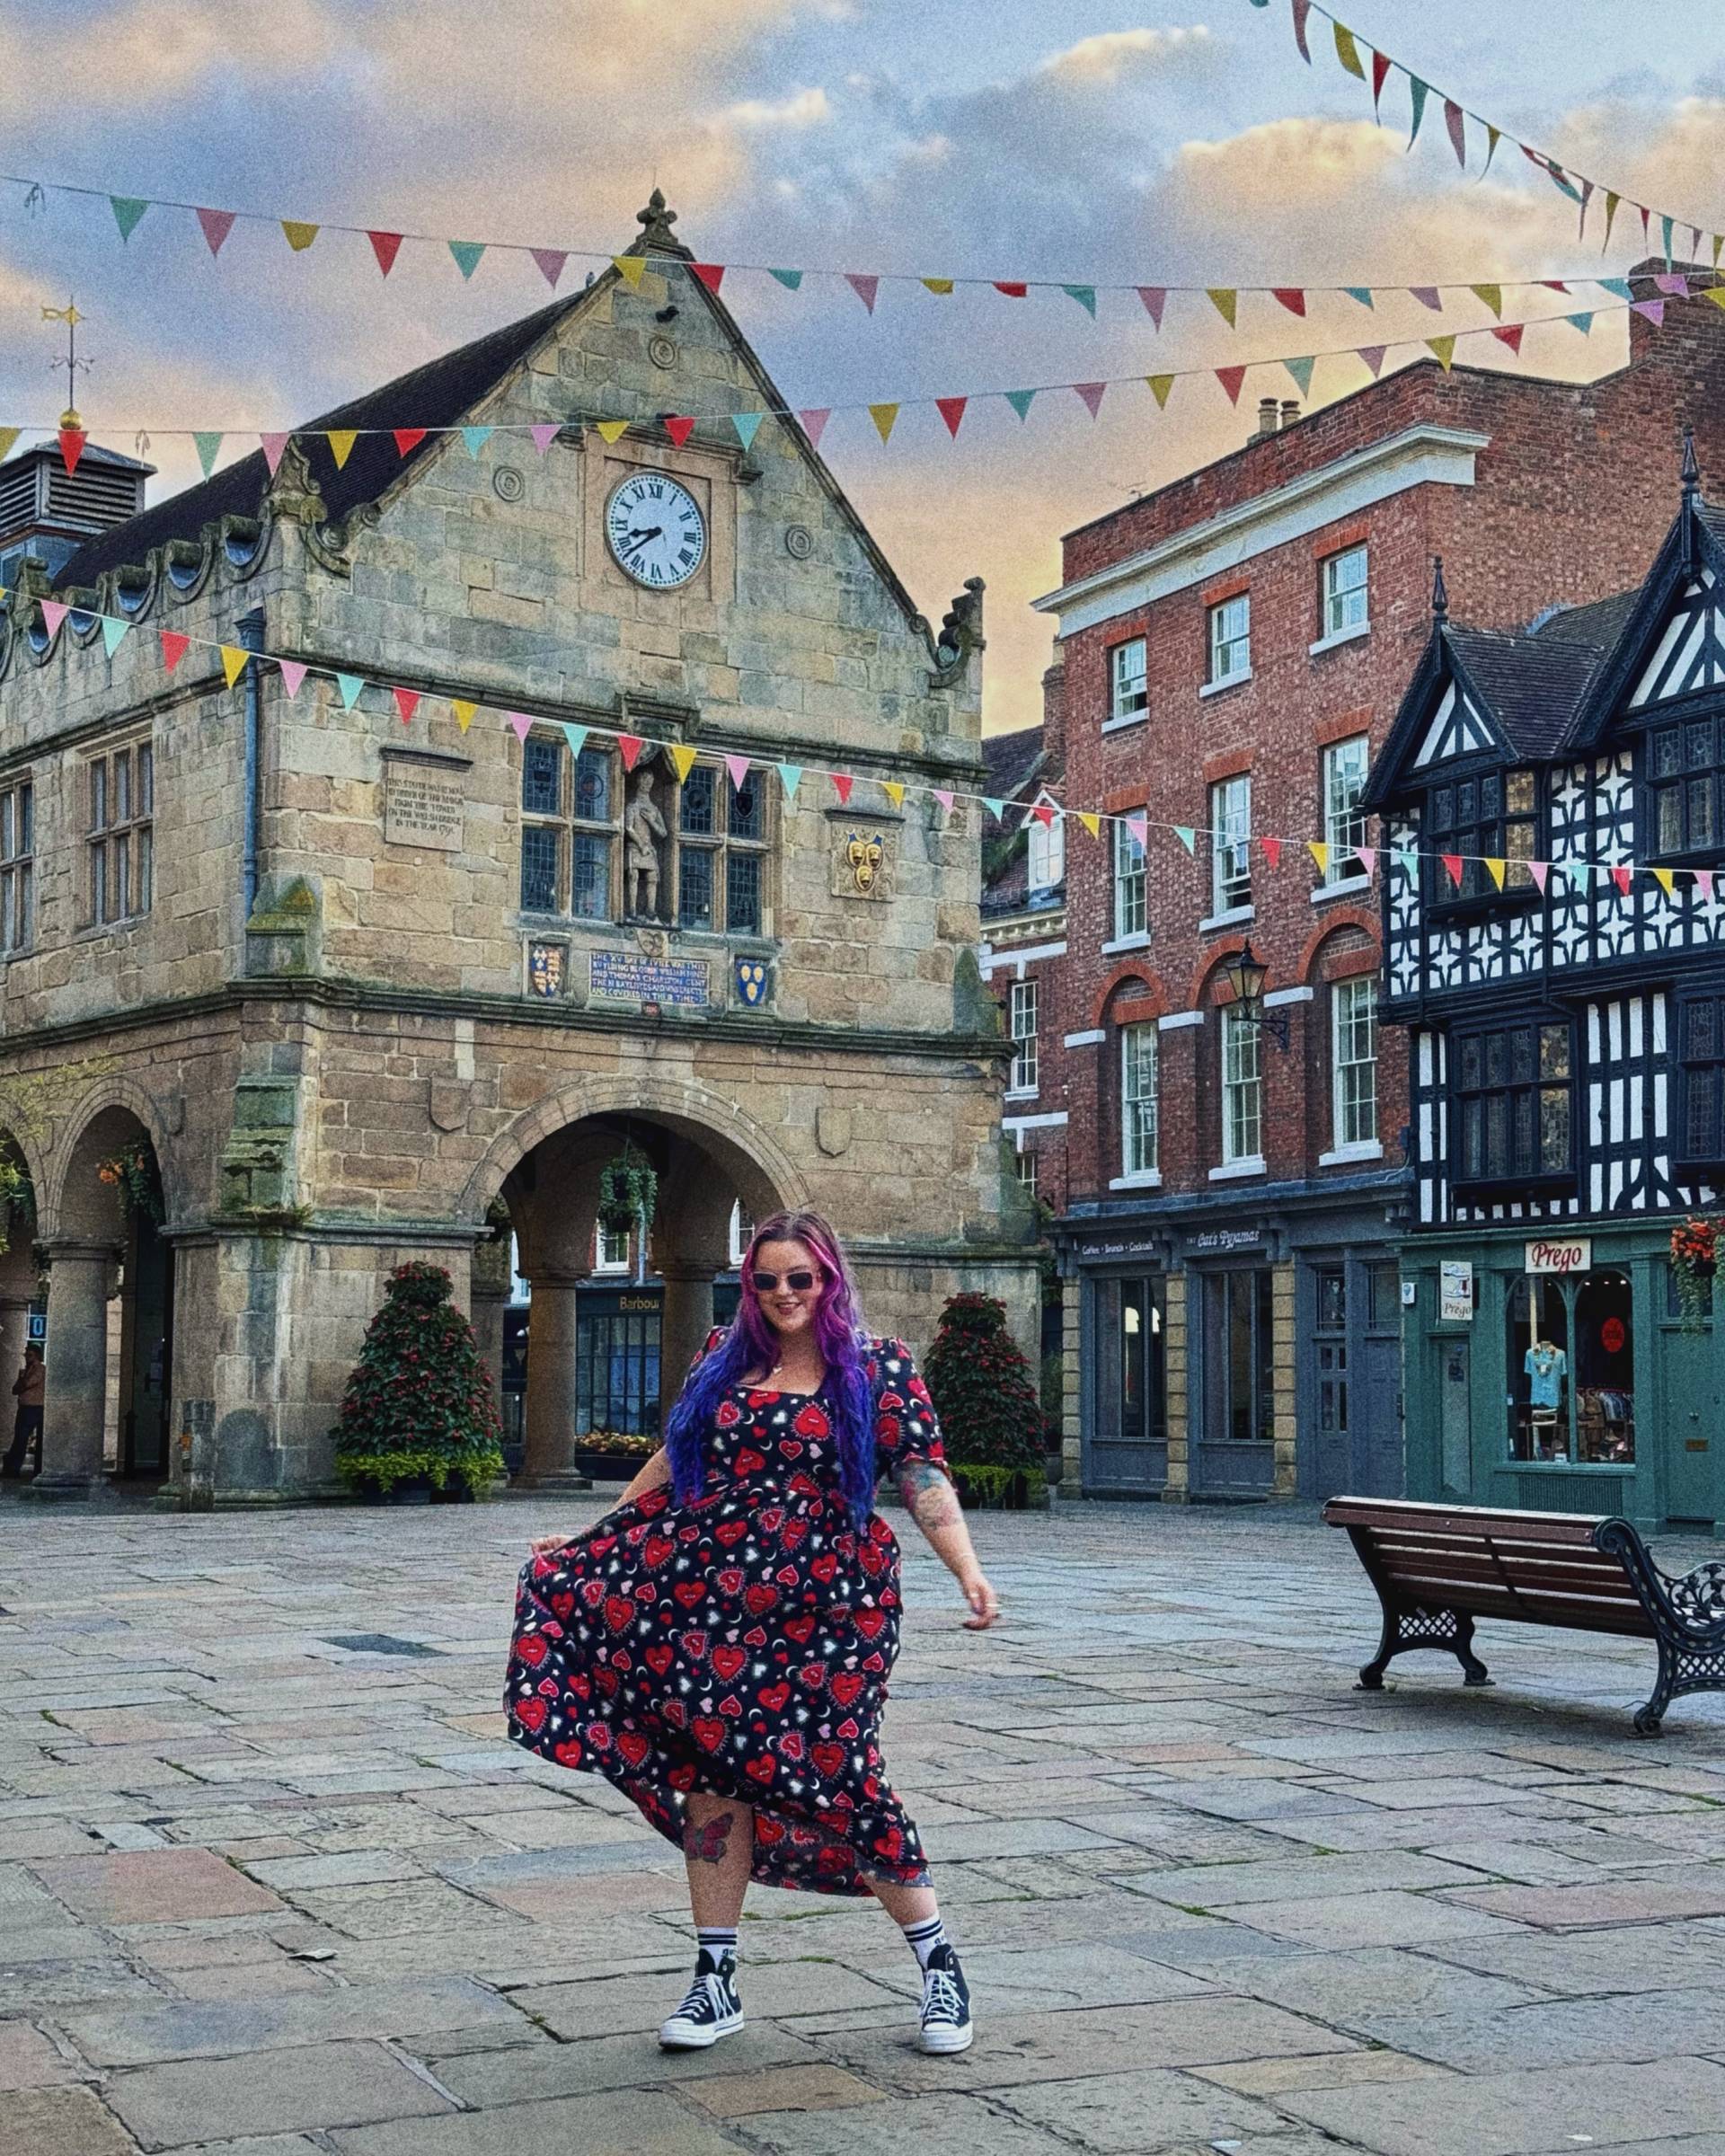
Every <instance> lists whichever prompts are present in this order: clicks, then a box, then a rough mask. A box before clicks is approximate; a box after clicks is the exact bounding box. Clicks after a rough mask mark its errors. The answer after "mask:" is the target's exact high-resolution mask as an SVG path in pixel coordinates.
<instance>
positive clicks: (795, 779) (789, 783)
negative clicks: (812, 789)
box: [779, 764, 802, 801]
mask: <svg viewBox="0 0 1725 2156" xmlns="http://www.w3.org/2000/svg"><path fill="white" fill-rule="evenodd" d="M779 783H780V785H781V786H783V788H784V798H785V800H787V801H794V800H796V798H797V788H798V787H799V786H800V785H801V783H802V766H801V764H780V765H779Z"/></svg>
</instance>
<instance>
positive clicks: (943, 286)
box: [916, 277, 952, 299]
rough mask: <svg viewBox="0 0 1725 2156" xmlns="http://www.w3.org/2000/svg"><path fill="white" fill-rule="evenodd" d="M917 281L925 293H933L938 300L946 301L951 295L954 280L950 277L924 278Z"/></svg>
mask: <svg viewBox="0 0 1725 2156" xmlns="http://www.w3.org/2000/svg"><path fill="white" fill-rule="evenodd" d="M916 281H917V282H918V284H920V285H921V286H922V287H923V289H924V291H925V292H932V293H933V295H934V296H935V298H936V299H946V298H949V297H950V296H951V291H952V279H951V278H950V277H923V278H918V279H917V280H916Z"/></svg>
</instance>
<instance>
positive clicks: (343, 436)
mask: <svg viewBox="0 0 1725 2156" xmlns="http://www.w3.org/2000/svg"><path fill="white" fill-rule="evenodd" d="M462 432H463V433H464V434H465V433H466V432H467V429H465V428H463V429H462ZM358 439H359V435H358V429H356V428H352V427H332V428H331V429H330V432H329V442H330V455H332V457H333V458H334V459H335V468H336V470H337V471H338V472H340V471H341V469H342V468H343V466H344V465H345V464H347V461H348V459H349V457H350V456H351V455H353V445H354V444H355V443H356V442H357V441H358Z"/></svg>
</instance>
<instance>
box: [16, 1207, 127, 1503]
mask: <svg viewBox="0 0 1725 2156" xmlns="http://www.w3.org/2000/svg"><path fill="white" fill-rule="evenodd" d="M46 1248H47V1251H48V1258H49V1268H50V1270H49V1291H48V1383H47V1392H46V1412H45V1413H44V1415H43V1418H42V1471H41V1473H40V1475H38V1476H37V1478H36V1480H35V1481H34V1482H32V1483H31V1485H30V1488H31V1493H32V1494H33V1495H35V1496H38V1497H56V1498H87V1497H88V1496H89V1495H90V1493H91V1491H92V1490H93V1489H98V1488H99V1487H100V1486H101V1483H102V1437H103V1424H104V1418H105V1416H106V1411H107V1404H108V1285H109V1280H110V1277H111V1272H112V1268H113V1263H114V1259H115V1256H116V1252H115V1250H114V1246H113V1244H112V1243H110V1242H96V1241H86V1240H84V1239H82V1238H80V1237H76V1236H67V1237H66V1238H65V1239H63V1240H62V1241H57V1242H51V1243H49V1244H48V1245H47V1246H46Z"/></svg>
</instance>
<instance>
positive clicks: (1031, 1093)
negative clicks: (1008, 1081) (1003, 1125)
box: [1000, 1085, 1042, 1100]
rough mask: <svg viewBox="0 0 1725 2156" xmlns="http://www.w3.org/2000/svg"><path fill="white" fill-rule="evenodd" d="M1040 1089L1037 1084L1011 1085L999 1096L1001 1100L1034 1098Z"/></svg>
mask: <svg viewBox="0 0 1725 2156" xmlns="http://www.w3.org/2000/svg"><path fill="white" fill-rule="evenodd" d="M1041 1091H1042V1089H1041V1087H1040V1086H1039V1085H1013V1086H1009V1087H1008V1088H1007V1090H1006V1091H1004V1093H1003V1094H1002V1095H1001V1096H1000V1097H1001V1099H1002V1100H1035V1099H1036V1098H1037V1097H1038V1095H1039V1093H1040V1092H1041Z"/></svg>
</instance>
